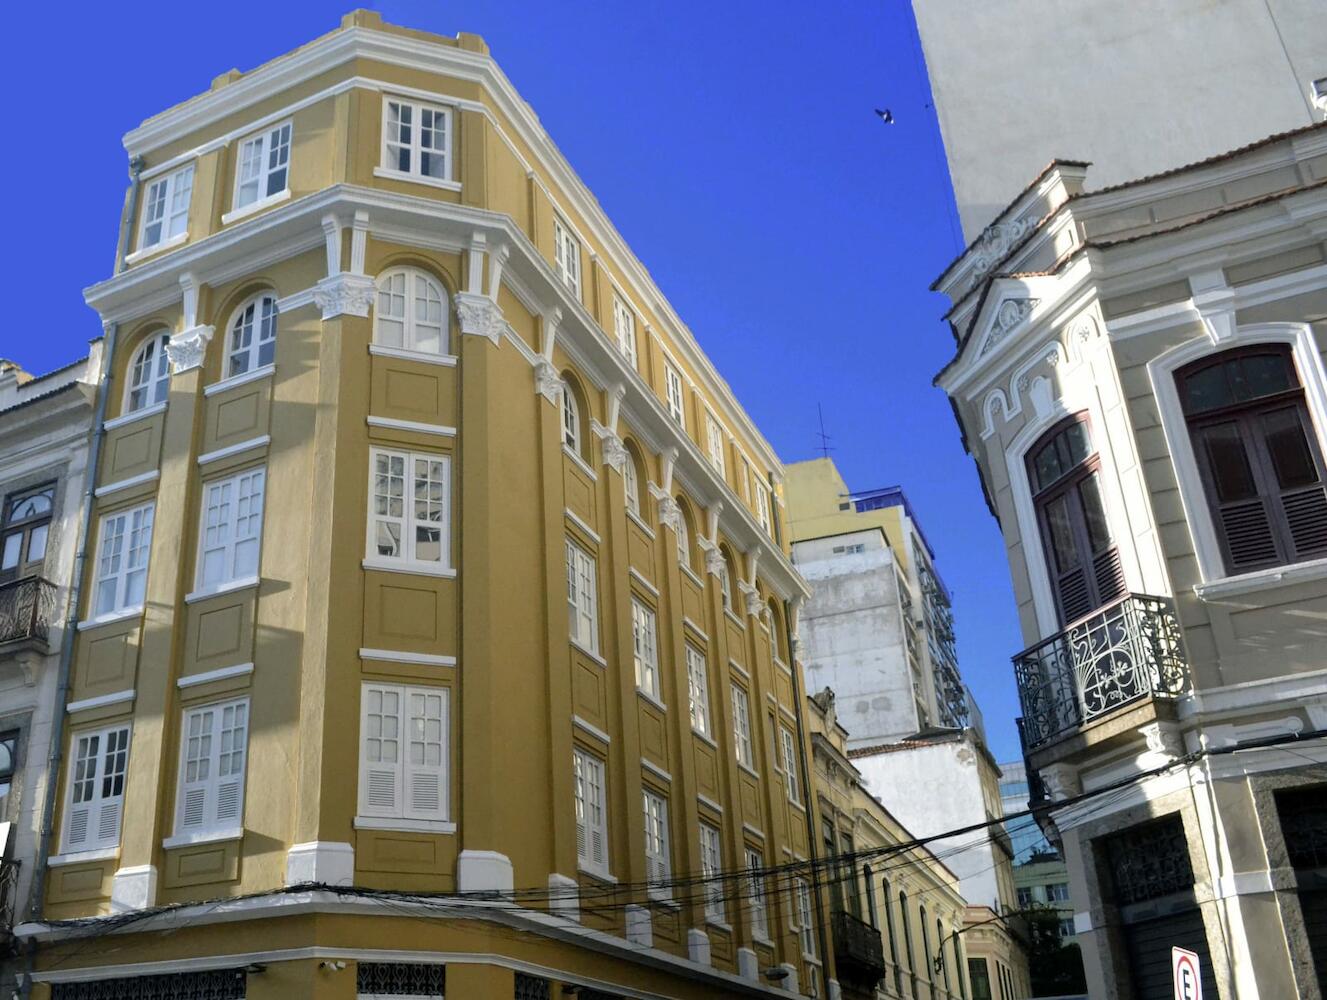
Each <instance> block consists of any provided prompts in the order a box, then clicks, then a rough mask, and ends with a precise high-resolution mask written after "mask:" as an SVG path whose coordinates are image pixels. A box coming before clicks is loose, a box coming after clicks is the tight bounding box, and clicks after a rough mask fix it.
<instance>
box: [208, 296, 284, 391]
mask: <svg viewBox="0 0 1327 1000" xmlns="http://www.w3.org/2000/svg"><path fill="white" fill-rule="evenodd" d="M268 303H271V306H270V309H269V308H267V306H268ZM250 309H252V310H253V315H252V316H251V317H249V318H248V322H247V324H246V321H245V320H246V317H245V314H246V313H247V312H248V311H249V310H250ZM277 316H278V313H277V307H276V295H275V294H274V293H273V292H260V293H258V294H257V295H254V296H252V297H250V298H248V299H245V300H244V302H243V303H241V304H240V307H239V308H238V309H236V310H235V312H234V313H232V314H231V321H230V323H229V324H227V327H226V364H225V369H224V373H223V375H222V378H234V377H235V376H237V375H244V374H247V373H248V372H253V371H257V370H258V369H259V368H266V367H267V366H269V365H271V364H273V363H274V362H275V361H276V334H277V322H278V318H277ZM246 325H247V326H248V332H249V343H248V344H246V345H244V346H240V344H239V337H240V332H241V329H242V328H243V327H245V326H246ZM268 344H270V345H271V357H270V358H268V359H267V360H266V361H263V360H261V359H262V355H263V348H264V347H265V346H266V345H268ZM237 365H238V366H239V367H237Z"/></svg>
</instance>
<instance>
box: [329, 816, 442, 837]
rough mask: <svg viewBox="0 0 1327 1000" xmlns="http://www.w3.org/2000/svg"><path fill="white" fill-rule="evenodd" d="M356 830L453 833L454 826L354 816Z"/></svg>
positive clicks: (382, 817)
mask: <svg viewBox="0 0 1327 1000" xmlns="http://www.w3.org/2000/svg"><path fill="white" fill-rule="evenodd" d="M353 826H354V828H355V829H356V830H386V831H391V832H396V833H455V832H456V824H455V823H453V822H451V821H450V820H445V819H404V818H398V817H392V816H356V817H355V821H354V823H353Z"/></svg>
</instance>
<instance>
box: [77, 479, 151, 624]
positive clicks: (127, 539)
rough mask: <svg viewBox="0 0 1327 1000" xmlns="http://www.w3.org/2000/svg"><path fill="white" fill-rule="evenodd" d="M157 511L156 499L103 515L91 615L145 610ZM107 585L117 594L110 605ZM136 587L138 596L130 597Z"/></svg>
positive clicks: (99, 530)
mask: <svg viewBox="0 0 1327 1000" xmlns="http://www.w3.org/2000/svg"><path fill="white" fill-rule="evenodd" d="M155 515H156V502H155V501H149V502H147V503H144V504H139V505H138V506H137V507H129V508H126V509H125V510H117V511H114V512H113V513H110V514H106V515H104V516H103V517H102V519H101V524H100V526H99V528H98V530H97V579H96V581H95V583H94V584H93V586H92V609H91V610H92V614H91V615H90V617H91V618H94V619H96V618H102V617H108V616H112V615H120V614H129V613H131V612H135V611H142V610H143V603H144V601H145V600H146V595H147V568H148V560H149V556H150V555H151V552H152V522H153V520H154V517H155ZM107 585H109V586H110V587H111V592H112V594H113V597H112V599H111V604H110V606H109V607H103V606H102V603H101V594H102V588H103V587H105V586H107ZM134 590H136V591H137V600H131V599H130V594H131V591H134Z"/></svg>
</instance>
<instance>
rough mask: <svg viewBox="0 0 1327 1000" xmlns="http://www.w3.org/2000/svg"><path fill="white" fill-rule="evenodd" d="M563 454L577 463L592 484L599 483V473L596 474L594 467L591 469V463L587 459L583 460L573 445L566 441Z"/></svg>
mask: <svg viewBox="0 0 1327 1000" xmlns="http://www.w3.org/2000/svg"><path fill="white" fill-rule="evenodd" d="M562 454H564V455H566V456H567V457H568V458H569V459H571V460H572V461H573V462H575V463H576V465H577V467H578V468H579V469H580V470H581V471H582V472H583V473H585V474H586V475H587V476H589V478H590V482H592V483H597V482H598V481H599V473H597V472H595V471H594V469H593V467H591V465H590V463H589V462H587V461H585V459H583V458H581V456H580V453H579V452H578V451H576V449H575V448H573V447H572V446H571V445H569V444H567V443H566V442H565V441H564V442H563V444H562Z"/></svg>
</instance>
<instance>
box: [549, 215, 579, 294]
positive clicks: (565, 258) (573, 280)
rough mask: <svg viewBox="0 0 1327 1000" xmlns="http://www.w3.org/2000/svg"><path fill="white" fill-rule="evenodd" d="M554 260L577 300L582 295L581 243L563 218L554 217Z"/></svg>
mask: <svg viewBox="0 0 1327 1000" xmlns="http://www.w3.org/2000/svg"><path fill="white" fill-rule="evenodd" d="M553 262H554V264H555V265H556V266H557V272H558V277H560V278H561V279H562V283H563V284H564V285H566V286H567V287H568V288H569V289H571V294H572V295H573V296H575V298H576V299H577V301H579V300H580V297H581V244H580V241H579V240H577V239H576V237H575V236H573V235H572V234H571V228H570V227H569V226H568V225H567V224H566V223H565V222H563V221H562V220H561V219H558V218H554V219H553Z"/></svg>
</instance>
